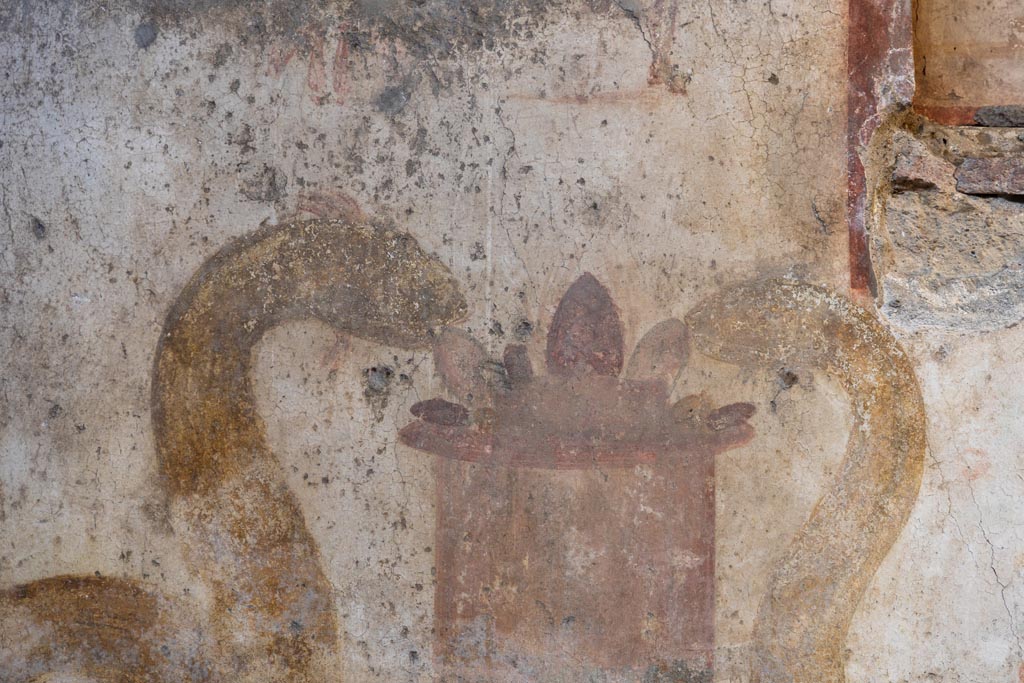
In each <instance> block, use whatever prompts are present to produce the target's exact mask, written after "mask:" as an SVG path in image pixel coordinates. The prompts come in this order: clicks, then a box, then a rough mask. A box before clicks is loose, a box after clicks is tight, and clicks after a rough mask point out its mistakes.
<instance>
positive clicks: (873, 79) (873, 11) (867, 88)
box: [846, 0, 914, 296]
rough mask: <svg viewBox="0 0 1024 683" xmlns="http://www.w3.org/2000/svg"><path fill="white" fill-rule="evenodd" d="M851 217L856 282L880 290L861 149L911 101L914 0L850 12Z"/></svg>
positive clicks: (870, 0)
mask: <svg viewBox="0 0 1024 683" xmlns="http://www.w3.org/2000/svg"><path fill="white" fill-rule="evenodd" d="M847 21H848V25H849V34H848V39H847V58H846V65H847V98H846V104H847V115H846V116H847V119H846V172H847V197H846V222H847V228H848V230H849V257H850V288H851V289H852V290H853V293H854V294H855V295H865V296H866V295H868V294H870V293H872V292H873V291H874V287H875V283H874V274H873V271H872V269H871V255H870V252H869V251H868V236H867V230H866V223H865V202H866V199H867V179H866V176H865V171H864V165H863V163H862V162H861V157H860V153H861V151H862V150H863V149H865V147H866V146H867V143H868V142H869V141H870V139H871V135H872V134H873V133H874V132H875V130H876V129H877V128H878V123H879V112H880V111H881V110H882V109H884V108H885V107H886V106H889V105H892V104H898V103H902V102H909V101H910V98H911V96H912V89H913V69H914V62H913V48H912V37H913V34H912V25H911V23H912V22H911V11H910V0H850V3H849V15H848V18H847Z"/></svg>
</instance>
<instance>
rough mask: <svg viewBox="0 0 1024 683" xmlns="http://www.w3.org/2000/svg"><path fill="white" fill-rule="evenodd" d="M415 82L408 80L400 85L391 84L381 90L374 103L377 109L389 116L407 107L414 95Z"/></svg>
mask: <svg viewBox="0 0 1024 683" xmlns="http://www.w3.org/2000/svg"><path fill="white" fill-rule="evenodd" d="M412 89H413V84H412V83H410V82H408V81H406V82H403V83H401V84H399V85H393V86H389V87H387V88H384V90H382V91H381V93H380V95H378V96H377V101H376V102H375V103H374V104H375V106H376V107H377V110H378V111H380V112H381V113H383V114H387V115H388V116H395V115H396V114H399V113H401V111H402V110H403V109H405V105H407V104H408V103H409V99H410V98H411V97H412Z"/></svg>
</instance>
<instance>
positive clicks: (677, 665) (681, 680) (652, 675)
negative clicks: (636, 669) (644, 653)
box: [643, 661, 713, 683]
mask: <svg viewBox="0 0 1024 683" xmlns="http://www.w3.org/2000/svg"><path fill="white" fill-rule="evenodd" d="M712 680H713V674H712V672H711V670H710V669H691V668H690V667H689V665H687V663H686V662H682V661H676V662H672V663H671V664H668V663H666V664H655V665H652V666H650V667H648V669H647V671H645V672H644V677H643V683H711V681H712Z"/></svg>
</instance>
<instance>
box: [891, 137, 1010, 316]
mask: <svg viewBox="0 0 1024 683" xmlns="http://www.w3.org/2000/svg"><path fill="white" fill-rule="evenodd" d="M1012 133H1013V131H1008V132H1006V133H1004V134H1003V135H1002V136H1001V137H998V138H993V137H992V135H991V134H990V133H988V132H986V131H964V130H963V129H946V128H926V129H924V130H923V131H921V134H919V135H918V136H917V137H915V136H913V135H910V134H909V133H907V132H904V131H898V132H896V133H895V134H894V136H893V143H892V147H893V154H894V158H893V171H892V174H891V178H892V180H891V185H890V188H891V189H890V190H888V192H887V194H886V195H885V196H884V201H882V202H880V203H881V205H882V206H883V207H884V214H883V216H884V222H883V223H882V224H881V225H880V226H877V227H876V231H877V232H876V234H875V235H874V240H873V247H874V252H875V253H874V257H875V258H874V262H875V265H876V269H877V276H878V279H879V282H880V285H881V286H880V293H881V297H882V308H883V311H884V312H885V313H886V315H887V316H888V317H889V318H890V319H891V320H892V321H893V322H895V323H897V324H899V325H901V326H904V327H908V328H919V327H940V328H951V329H963V330H977V329H994V328H998V327H1004V326H1006V325H1010V324H1013V323H1016V322H1017V321H1019V320H1021V319H1024V297H1022V296H1021V292H1022V291H1024V205H1022V204H1020V203H1018V202H1015V201H1012V200H1010V199H1007V198H1004V197H998V196H991V197H975V196H970V195H968V194H967V193H968V192H970V193H972V194H980V195H1012V194H1016V193H1017V192H1018V191H1019V190H1020V189H1021V188H1019V187H1018V185H1019V175H1016V174H1018V173H1019V164H1020V162H1019V158H1018V157H1014V156H1005V155H1004V154H1003V152H1004V151H1006V150H1009V149H1013V147H1014V145H1013V143H1014V142H1017V143H1018V144H1019V141H1016V139H1015V137H1013V138H1011V137H1010V134H1012ZM969 154H988V155H998V156H988V157H984V158H977V157H973V156H965V155H969ZM954 178H955V183H954Z"/></svg>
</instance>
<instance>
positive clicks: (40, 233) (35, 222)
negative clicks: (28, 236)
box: [29, 216, 46, 240]
mask: <svg viewBox="0 0 1024 683" xmlns="http://www.w3.org/2000/svg"><path fill="white" fill-rule="evenodd" d="M29 227H30V228H31V229H32V234H33V235H35V236H36V239H37V240H42V239H46V224H45V223H43V222H42V221H41V220H39V219H38V218H36V217H35V216H33V217H32V221H31V222H30V223H29Z"/></svg>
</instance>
